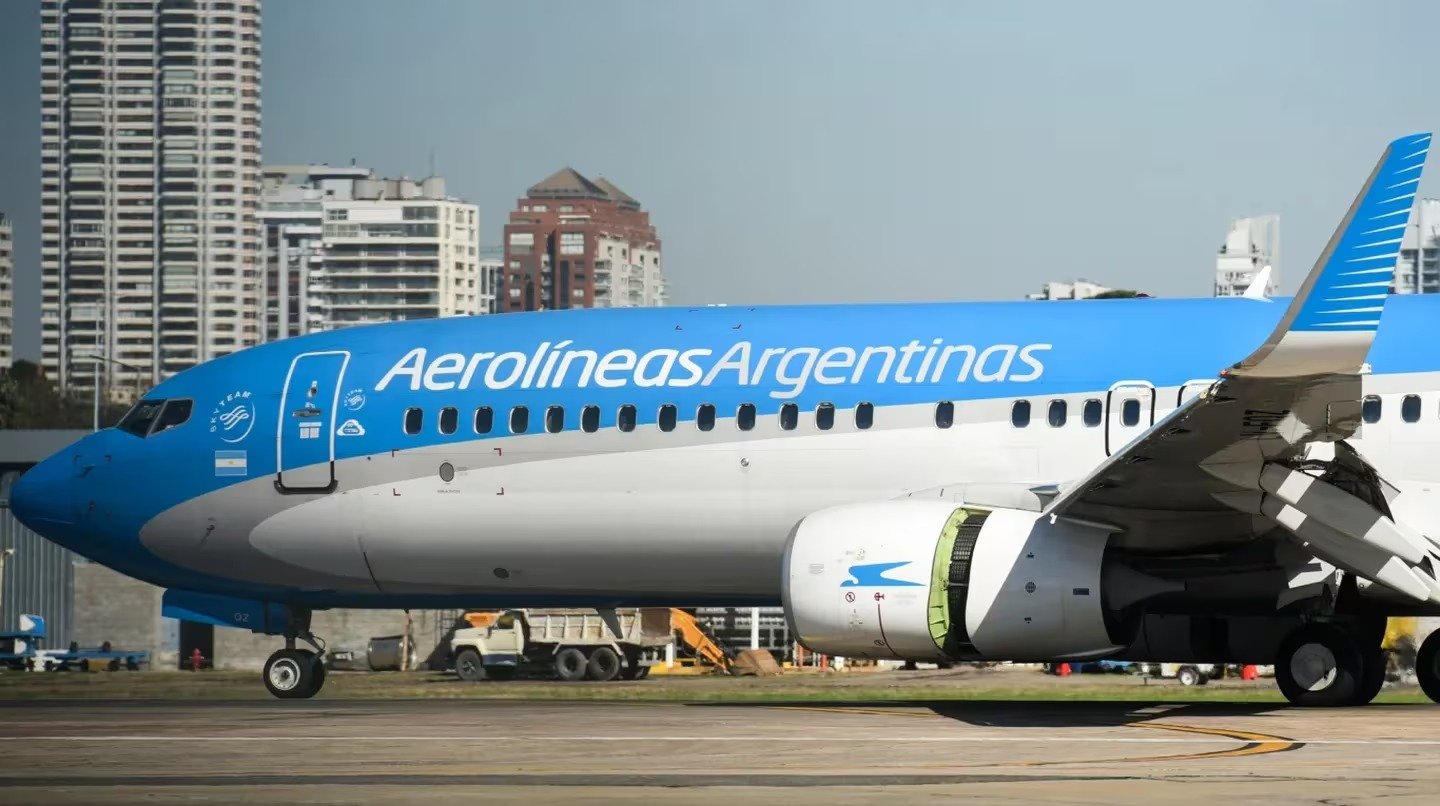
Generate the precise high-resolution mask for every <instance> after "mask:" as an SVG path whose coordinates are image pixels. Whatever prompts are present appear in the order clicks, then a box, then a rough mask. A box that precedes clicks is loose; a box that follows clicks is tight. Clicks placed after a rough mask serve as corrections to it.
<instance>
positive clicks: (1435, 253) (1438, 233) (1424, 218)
mask: <svg viewBox="0 0 1440 806" xmlns="http://www.w3.org/2000/svg"><path fill="white" fill-rule="evenodd" d="M1391 290H1392V291H1394V292H1395V293H1396V294H1436V293H1440V199H1421V200H1420V201H1419V202H1418V203H1417V204H1416V205H1415V214H1414V215H1412V216H1411V217H1410V226H1408V227H1406V228H1405V235H1404V236H1403V237H1402V238H1401V240H1400V259H1399V260H1398V261H1396V263H1395V282H1394V285H1393V287H1392V288H1391Z"/></svg>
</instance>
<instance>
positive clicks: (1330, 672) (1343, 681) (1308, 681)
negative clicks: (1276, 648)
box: [1275, 624, 1364, 708]
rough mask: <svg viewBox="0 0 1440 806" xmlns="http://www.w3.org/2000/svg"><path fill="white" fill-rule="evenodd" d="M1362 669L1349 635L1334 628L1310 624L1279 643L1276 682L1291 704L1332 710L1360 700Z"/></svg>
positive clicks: (1358, 654)
mask: <svg viewBox="0 0 1440 806" xmlns="http://www.w3.org/2000/svg"><path fill="white" fill-rule="evenodd" d="M1363 670H1364V664H1363V663H1362V662H1361V657H1360V653H1359V651H1358V650H1356V649H1355V643H1354V642H1353V641H1351V640H1350V636H1348V635H1346V634H1345V633H1344V632H1343V631H1341V630H1339V629H1336V628H1335V627H1331V626H1328V625H1325V624H1310V625H1307V626H1304V627H1301V628H1300V629H1298V630H1296V631H1295V632H1292V633H1290V635H1289V637H1287V638H1286V639H1285V640H1284V641H1283V642H1282V643H1281V644H1280V652H1279V654H1278V655H1277V657H1276V662H1275V682H1276V683H1278V684H1279V685H1280V692H1281V693H1282V694H1284V695H1285V699H1287V700H1289V701H1290V704H1291V705H1298V706H1300V707H1302V708H1319V707H1333V706H1337V705H1347V704H1349V703H1351V702H1353V701H1354V700H1355V699H1356V698H1357V695H1358V693H1359V690H1360V686H1361V683H1362V680H1361V678H1362V674H1363Z"/></svg>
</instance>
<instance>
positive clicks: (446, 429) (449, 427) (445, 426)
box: [440, 406, 460, 434]
mask: <svg viewBox="0 0 1440 806" xmlns="http://www.w3.org/2000/svg"><path fill="white" fill-rule="evenodd" d="M459 427H460V410H459V409H456V408H453V407H450V406H446V407H445V408H443V409H441V410H440V433H442V434H453V433H455V429H457V428H459Z"/></svg>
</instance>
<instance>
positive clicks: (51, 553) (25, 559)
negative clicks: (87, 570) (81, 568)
mask: <svg viewBox="0 0 1440 806" xmlns="http://www.w3.org/2000/svg"><path fill="white" fill-rule="evenodd" d="M5 549H14V551H15V553H14V554H11V555H9V556H7V557H6V558H5V573H4V578H3V579H0V631H5V630H15V629H18V628H19V626H20V624H19V622H20V614H21V613H34V614H36V615H39V616H44V617H45V627H46V629H47V632H48V633H49V635H48V637H47V638H46V639H45V646H49V647H64V646H69V644H70V636H71V632H72V629H73V624H74V621H73V619H74V616H75V566H74V562H75V555H74V554H72V553H71V552H70V551H69V550H67V549H63V548H61V547H60V546H57V545H55V544H54V543H51V542H50V541H49V540H46V539H45V538H43V537H41V536H40V535H37V534H35V533H34V532H32V531H30V530H29V529H26V528H25V527H24V526H22V525H21V524H20V521H18V520H16V519H15V516H14V515H12V514H10V507H9V506H8V505H6V503H5V502H0V551H3V550H5Z"/></svg>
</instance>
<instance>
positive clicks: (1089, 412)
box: [1081, 398, 1103, 428]
mask: <svg viewBox="0 0 1440 806" xmlns="http://www.w3.org/2000/svg"><path fill="white" fill-rule="evenodd" d="M1102 411H1103V407H1102V406H1101V405H1100V401H1098V400H1096V399H1094V398H1091V399H1089V400H1087V401H1085V410H1084V411H1083V412H1081V417H1082V418H1083V419H1084V422H1085V427H1086V428H1094V427H1095V426H1097V425H1099V424H1100V417H1101V414H1102Z"/></svg>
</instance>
